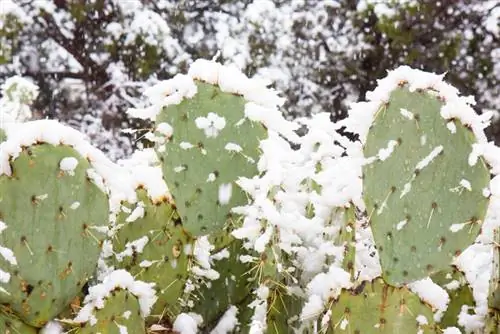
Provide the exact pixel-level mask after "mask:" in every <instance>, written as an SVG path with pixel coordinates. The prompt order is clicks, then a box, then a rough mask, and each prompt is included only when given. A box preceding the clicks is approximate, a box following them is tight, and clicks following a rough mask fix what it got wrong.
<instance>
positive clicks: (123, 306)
mask: <svg viewBox="0 0 500 334" xmlns="http://www.w3.org/2000/svg"><path fill="white" fill-rule="evenodd" d="M93 316H94V317H95V320H96V321H95V323H90V322H91V321H89V322H87V323H85V325H84V326H83V327H82V328H81V329H79V330H77V332H76V333H78V334H94V333H101V334H124V333H126V334H141V333H144V334H146V326H145V322H144V319H143V318H142V316H141V313H140V307H139V301H138V300H137V297H136V296H134V295H133V294H132V293H130V292H128V291H127V290H122V289H117V290H115V291H113V292H112V294H111V295H110V296H108V297H107V298H106V299H105V303H104V307H103V308H100V309H95V310H94V312H93Z"/></svg>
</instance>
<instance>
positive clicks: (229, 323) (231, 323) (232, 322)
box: [210, 305, 239, 334]
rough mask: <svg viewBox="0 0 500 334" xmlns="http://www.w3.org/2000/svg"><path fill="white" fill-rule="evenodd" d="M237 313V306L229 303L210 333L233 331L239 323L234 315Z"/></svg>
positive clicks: (218, 333) (223, 333)
mask: <svg viewBox="0 0 500 334" xmlns="http://www.w3.org/2000/svg"><path fill="white" fill-rule="evenodd" d="M237 314H238V308H237V307H236V306H234V305H230V306H229V308H228V309H227V310H226V312H225V313H224V315H223V316H222V318H220V320H219V322H217V325H216V326H215V327H214V329H213V330H212V331H211V332H210V334H227V333H233V332H234V329H235V328H236V326H237V325H238V323H239V322H238V318H237V317H236V315H237Z"/></svg>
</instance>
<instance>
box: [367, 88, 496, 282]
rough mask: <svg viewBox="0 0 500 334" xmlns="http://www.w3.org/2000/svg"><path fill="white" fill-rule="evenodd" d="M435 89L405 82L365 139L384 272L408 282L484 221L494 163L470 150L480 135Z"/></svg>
mask: <svg viewBox="0 0 500 334" xmlns="http://www.w3.org/2000/svg"><path fill="white" fill-rule="evenodd" d="M445 103H446V102H445V101H442V98H441V96H440V95H439V93H437V92H436V91H434V90H431V89H427V90H417V91H410V90H409V89H408V88H407V87H405V82H401V84H400V87H399V88H396V89H395V90H393V91H392V92H391V94H390V98H389V100H388V101H387V103H386V104H382V105H380V107H379V109H378V111H377V113H376V114H375V116H374V120H373V123H372V125H371V127H370V130H369V132H368V136H367V140H366V144H365V146H364V153H365V157H370V158H373V159H374V161H373V162H372V163H370V164H368V165H367V166H365V168H364V170H363V173H364V184H363V192H364V200H365V203H366V207H367V212H368V217H369V220H370V224H371V227H372V231H373V237H374V239H375V242H376V244H377V248H378V252H379V256H380V261H381V265H382V270H383V277H384V279H385V280H386V281H387V282H388V283H389V284H393V285H397V286H399V285H401V284H403V283H407V282H411V281H414V280H417V279H422V278H424V277H427V276H429V275H431V274H433V273H435V272H437V271H440V270H442V269H444V268H446V267H447V266H448V265H449V264H450V263H451V260H452V258H453V257H454V256H457V255H459V254H460V253H461V252H462V251H463V250H464V249H465V248H466V247H467V246H469V245H470V244H471V243H472V242H473V241H474V239H475V238H476V236H477V234H478V233H479V231H480V229H481V224H482V222H483V221H484V218H485V214H486V209H487V205H488V199H487V198H486V197H485V196H484V195H483V193H482V192H483V189H484V188H486V187H487V186H488V184H489V181H490V176H489V171H488V168H487V167H486V165H485V163H484V162H483V161H482V160H480V161H479V163H476V164H475V165H474V166H471V165H470V164H469V161H468V158H469V154H470V153H471V151H472V144H474V143H475V141H476V139H475V137H474V135H473V133H472V131H470V130H469V129H468V128H467V127H466V126H464V125H463V124H462V123H461V122H460V121H459V120H458V119H451V120H449V121H446V120H445V119H444V118H443V117H442V116H441V114H440V112H441V109H442V107H443V105H444V104H445Z"/></svg>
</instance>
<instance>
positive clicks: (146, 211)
mask: <svg viewBox="0 0 500 334" xmlns="http://www.w3.org/2000/svg"><path fill="white" fill-rule="evenodd" d="M115 229H116V233H115V234H114V235H113V236H112V239H111V241H112V243H113V252H114V256H112V258H111V260H110V261H108V262H109V264H111V265H113V266H114V267H115V268H117V269H122V268H123V269H126V270H127V271H128V272H129V273H131V274H132V275H134V277H135V278H136V279H138V280H141V281H145V282H154V283H156V284H155V287H154V288H155V290H156V295H157V297H158V298H157V301H156V303H155V304H154V306H153V309H152V311H151V314H150V318H151V319H152V322H158V321H160V320H162V319H161V318H162V316H163V317H170V318H173V317H174V316H175V315H177V314H178V313H179V311H180V306H179V305H178V298H179V297H180V296H181V295H182V292H183V289H184V284H185V282H186V279H187V277H188V265H189V259H190V257H191V253H192V250H191V249H192V244H193V243H194V239H193V238H192V237H191V236H190V235H188V234H187V233H186V232H185V231H184V230H183V229H182V225H181V224H180V218H179V216H178V214H177V212H176V210H175V208H174V207H173V205H172V204H171V203H169V202H158V203H153V202H152V201H151V200H150V198H149V197H148V194H147V192H146V190H145V189H138V190H137V203H135V205H132V204H128V203H123V205H122V211H121V212H120V214H119V215H118V216H117V219H116V225H115Z"/></svg>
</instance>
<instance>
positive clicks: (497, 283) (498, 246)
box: [488, 227, 500, 312]
mask: <svg viewBox="0 0 500 334" xmlns="http://www.w3.org/2000/svg"><path fill="white" fill-rule="evenodd" d="M494 233H495V236H494V243H493V269H492V273H491V279H490V295H489V298H488V305H489V307H491V308H494V309H496V310H497V312H500V227H499V228H497V229H496V230H495V232H494Z"/></svg>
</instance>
